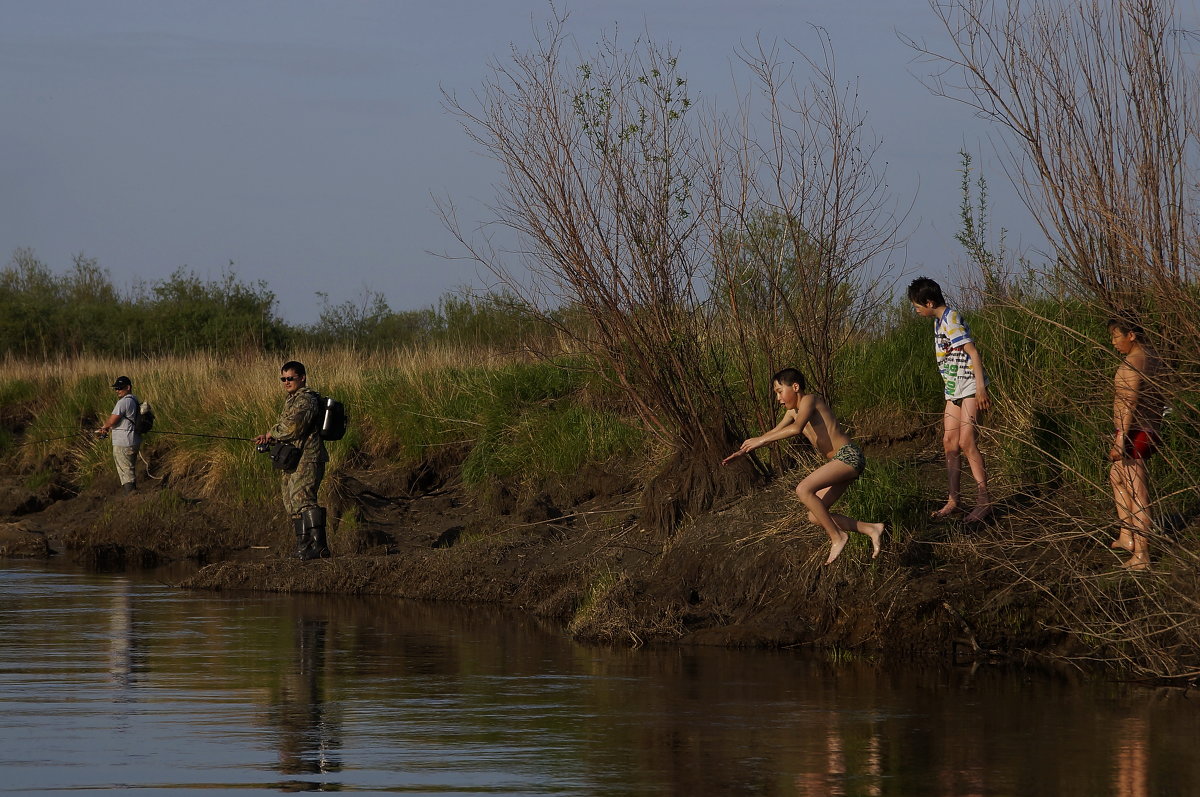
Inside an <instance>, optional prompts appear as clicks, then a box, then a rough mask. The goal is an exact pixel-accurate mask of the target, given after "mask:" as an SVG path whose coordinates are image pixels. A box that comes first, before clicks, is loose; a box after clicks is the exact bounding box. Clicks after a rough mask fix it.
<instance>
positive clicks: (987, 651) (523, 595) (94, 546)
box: [0, 434, 1173, 661]
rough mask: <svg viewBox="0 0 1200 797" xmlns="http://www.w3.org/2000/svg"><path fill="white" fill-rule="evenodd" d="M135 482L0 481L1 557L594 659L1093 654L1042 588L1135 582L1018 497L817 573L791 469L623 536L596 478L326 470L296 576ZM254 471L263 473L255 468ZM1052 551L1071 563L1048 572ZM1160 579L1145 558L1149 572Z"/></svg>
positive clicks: (918, 461)
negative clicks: (388, 604)
mask: <svg viewBox="0 0 1200 797" xmlns="http://www.w3.org/2000/svg"><path fill="white" fill-rule="evenodd" d="M935 443H936V441H935V440H932V439H930V435H928V434H926V435H924V436H917V437H915V438H911V439H908V440H903V441H897V440H886V441H880V442H876V443H875V444H873V445H870V446H868V456H869V457H870V458H871V460H872V462H873V463H874V467H877V468H888V467H899V466H903V467H906V468H908V469H909V470H911V471H912V472H914V473H925V474H927V475H928V476H929V478H930V479H931V480H933V479H936V477H937V475H938V471H939V469H940V465H939V463H938V462H937V457H936V452H935V450H934V444H935ZM51 464H52V463H51ZM154 470H155V469H154V468H153V467H151V468H150V469H149V472H150V473H151V474H153V475H154V476H157V478H144V479H143V484H142V489H140V490H139V491H138V492H137V493H135V494H132V495H122V494H120V493H119V492H118V491H117V490H116V484H115V481H114V480H113V479H111V478H99V479H97V480H95V482H93V483H92V484H91V485H89V486H87V487H86V488H82V489H80V488H78V486H77V485H72V484H71V483H70V480H69V478H68V477H67V475H66V473H65V472H60V473H58V474H57V475H55V476H54V477H51V478H47V477H45V476H43V477H41V478H42V479H43V480H44V483H43V484H40V485H37V486H30V480H29V477H28V475H26V476H21V475H17V474H10V475H8V476H7V477H5V479H4V481H3V484H2V485H0V516H2V517H3V518H4V522H3V525H2V526H0V552H3V553H4V554H7V555H27V556H51V555H59V556H66V557H70V558H72V559H74V560H77V561H80V562H83V563H85V564H88V565H90V566H94V567H142V566H153V565H156V564H162V563H165V562H170V561H178V560H185V559H186V560H193V561H195V562H197V563H198V564H201V565H204V566H203V567H201V568H200V569H199V571H198V572H196V573H195V575H193V576H191V577H190V578H188V579H186V580H185V581H184V582H183V583H182V584H180V586H182V587H184V588H188V589H198V590H249V591H270V592H307V593H341V594H372V595H387V596H395V597H404V598H418V599H425V600H438V601H464V602H484V603H497V604H505V605H510V606H516V607H520V608H522V609H524V610H526V611H529V612H531V613H532V614H534V615H536V616H539V617H544V618H550V619H553V620H555V621H557V622H561V623H563V624H565V626H566V627H567V628H568V630H569V631H570V633H571V634H572V635H573V636H575V637H576V638H579V639H583V640H589V641H597V642H603V643H608V644H618V645H633V646H638V645H643V644H663V643H671V644H705V645H723V646H755V647H793V646H806V647H816V648H826V649H836V650H838V651H841V652H843V653H845V654H846V655H876V654H879V655H887V656H911V655H933V656H939V657H949V658H951V659H954V660H956V661H970V660H1003V659H1020V660H1035V659H1043V660H1063V659H1068V660H1076V661H1083V660H1099V659H1102V658H1103V655H1102V653H1103V646H1102V645H1100V644H1097V643H1096V641H1095V640H1094V639H1093V640H1092V641H1091V644H1089V643H1088V640H1087V639H1086V638H1085V636H1084V635H1082V634H1080V633H1078V632H1077V631H1076V630H1074V629H1072V628H1071V627H1070V626H1069V625H1066V624H1065V623H1064V617H1065V616H1070V615H1074V616H1076V617H1077V619H1079V618H1080V613H1081V612H1086V611H1089V608H1088V606H1087V605H1086V604H1074V605H1073V604H1067V603H1064V600H1063V599H1062V598H1061V597H1060V598H1059V599H1049V600H1048V599H1047V598H1048V596H1050V595H1052V593H1053V591H1054V590H1055V589H1056V588H1057V584H1058V581H1057V579H1060V578H1068V579H1070V578H1076V577H1078V574H1079V573H1080V572H1083V573H1085V574H1086V575H1087V577H1088V578H1089V579H1091V580H1092V581H1093V582H1094V583H1095V584H1098V585H1099V586H1100V588H1102V589H1104V590H1108V591H1110V592H1112V593H1114V594H1123V595H1125V596H1126V599H1129V598H1130V593H1131V592H1136V591H1137V590H1140V589H1142V588H1143V585H1144V584H1145V583H1146V581H1147V580H1148V579H1146V578H1145V577H1142V576H1137V575H1133V574H1129V573H1126V572H1123V571H1121V570H1120V569H1119V568H1117V567H1116V566H1117V564H1118V563H1119V560H1118V559H1117V558H1116V557H1115V555H1114V554H1113V553H1112V552H1111V551H1110V550H1108V549H1107V548H1106V547H1105V546H1103V545H1102V544H1101V541H1099V540H1096V541H1093V544H1091V545H1088V546H1083V545H1080V544H1079V541H1078V540H1074V541H1070V540H1065V539H1064V540H1059V543H1061V544H1057V543H1054V536H1053V535H1052V534H1047V535H1044V536H1045V540H1044V543H1043V544H1036V540H1035V539H1034V536H1033V535H1034V532H1033V531H1032V530H1031V529H1029V528H1028V517H1027V516H1026V515H1025V513H1024V512H1023V508H1022V506H1021V504H1020V501H1019V500H1018V499H1016V498H1015V497H1014V498H1013V499H1011V500H1010V501H1009V502H1007V503H1006V504H1002V505H1001V506H1000V507H999V508H998V510H997V512H996V519H995V521H994V522H993V523H991V524H989V525H982V526H981V525H975V526H965V525H963V524H961V523H957V522H950V523H944V524H928V525H925V526H924V527H922V528H909V529H893V530H892V532H891V533H890V535H889V536H888V537H887V538H886V539H885V541H884V550H883V553H882V554H881V555H880V557H879V558H878V559H877V560H872V559H870V548H869V545H868V544H867V540H866V538H865V537H860V538H857V539H854V540H852V541H851V543H850V544H849V545H848V546H847V548H846V550H845V551H844V552H843V554H842V555H841V557H840V558H839V559H838V560H837V561H836V562H835V563H834V564H832V565H830V566H823V564H822V563H823V561H824V558H825V556H826V554H827V546H828V542H827V539H826V538H825V536H824V534H823V532H821V531H819V530H818V529H816V528H815V527H813V526H812V525H811V524H808V523H806V522H805V521H804V518H803V512H802V511H800V510H799V509H798V504H797V502H796V501H795V498H794V495H793V493H792V490H791V488H792V486H793V484H794V482H795V477H794V476H793V475H785V476H783V477H781V478H780V479H778V480H777V481H775V482H773V483H772V484H769V485H767V486H766V487H764V488H762V489H759V490H755V491H753V492H751V493H749V494H747V495H745V496H743V497H740V498H737V499H735V500H731V501H727V502H725V503H724V504H722V505H720V506H717V507H714V508H713V509H712V510H711V511H709V512H706V513H703V514H700V515H697V516H693V517H688V518H686V519H685V520H684V521H683V522H681V523H680V524H679V525H678V526H677V529H676V531H675V532H674V533H673V534H672V535H671V536H669V537H663V536H661V535H655V534H652V533H650V532H648V531H646V530H645V529H643V528H642V526H641V524H640V523H639V506H638V495H637V493H636V491H635V489H634V484H633V482H632V480H631V479H630V478H628V477H626V476H623V475H621V474H620V473H618V472H614V471H607V470H605V469H603V468H600V467H595V466H593V467H591V468H589V469H588V470H587V472H581V473H580V474H579V476H578V478H577V479H574V480H569V481H564V482H561V483H559V484H557V485H554V486H553V487H547V488H546V489H543V490H541V491H538V492H535V493H532V494H530V493H526V494H520V493H518V492H516V491H515V490H510V489H508V488H507V487H506V486H505V485H503V484H498V485H496V488H495V489H494V490H492V491H490V492H489V494H488V495H489V497H488V499H487V500H481V499H479V498H478V497H473V495H472V494H471V493H469V492H468V491H466V490H464V489H463V488H462V485H461V483H460V482H459V480H458V478H457V474H456V471H455V469H454V468H453V467H446V468H444V469H443V470H441V471H438V470H437V469H432V468H430V467H425V468H423V469H412V470H403V469H395V468H386V467H375V468H373V467H370V466H369V463H361V462H360V467H356V468H349V467H342V468H339V469H336V470H335V471H333V472H332V473H331V474H330V476H329V479H328V485H329V488H328V490H329V492H328V494H329V496H330V498H329V500H328V503H329V504H330V515H331V518H332V522H331V532H330V541H331V547H332V548H333V551H334V554H335V555H334V557H333V558H331V559H328V560H320V561H313V562H300V561H297V560H294V559H292V558H290V557H289V554H290V552H291V547H292V540H291V539H290V530H289V529H287V528H286V526H285V524H283V523H282V522H281V519H280V518H279V517H278V514H279V511H278V509H277V507H275V506H273V505H263V506H258V507H257V508H251V509H247V508H246V507H244V506H243V507H241V509H240V510H239V511H238V512H236V513H230V512H229V511H228V509H227V508H225V507H223V506H222V505H221V503H220V502H219V501H214V500H211V499H206V498H204V497H203V496H201V495H199V494H198V491H197V490H195V489H194V485H192V484H190V482H189V478H188V477H187V476H186V475H185V474H172V473H170V472H168V471H164V472H162V473H154ZM37 472H38V473H42V474H45V473H47V472H52V471H48V470H47V469H46V468H45V467H43V468H39V469H38V471H37ZM261 478H262V479H264V480H272V479H274V474H273V473H271V472H270V471H269V469H267V468H265V467H264V469H263V472H262V474H261ZM933 483H936V482H933ZM864 489H869V486H864ZM933 497H934V494H933V493H931V495H930V499H931V505H932V503H933ZM1022 525H1024V530H1023V529H1022ZM1063 545H1065V546H1066V547H1067V548H1068V549H1070V550H1069V551H1067V552H1066V554H1067V555H1069V556H1071V557H1072V558H1073V560H1074V562H1075V564H1076V565H1077V568H1075V569H1074V570H1072V571H1071V572H1069V573H1068V572H1066V571H1064V572H1063V573H1060V574H1056V575H1054V576H1053V577H1052V576H1051V573H1052V572H1053V561H1052V560H1053V559H1054V556H1055V555H1059V554H1058V553H1056V552H1059V551H1060V549H1061V548H1062V546H1063ZM998 552H1004V553H1005V555H1004V556H1003V557H999V556H997V553H998ZM1022 562H1024V565H1021V564H1020V563H1022ZM1171 577H1173V576H1172V570H1171V569H1170V565H1169V564H1168V563H1166V562H1164V563H1163V567H1161V568H1160V569H1159V571H1158V572H1157V574H1155V575H1152V576H1150V579H1164V578H1171Z"/></svg>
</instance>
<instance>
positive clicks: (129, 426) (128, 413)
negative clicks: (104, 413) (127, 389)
mask: <svg viewBox="0 0 1200 797" xmlns="http://www.w3.org/2000/svg"><path fill="white" fill-rule="evenodd" d="M138 404H140V402H139V401H138V400H137V396H135V395H133V394H132V393H130V394H129V395H126V396H121V398H119V399H117V404H116V406H114V407H113V411H112V414H113V415H119V416H121V417H120V418H119V419H118V420H117V422H116V423H115V424H114V425H113V428H112V431H110V432H109V434H110V435H111V436H112V444H113V445H114V446H121V447H123V448H133V447H134V446H140V445H141V444H142V436H141V435H139V434H138V433H137V431H136V430H135V429H134V426H135V423H136V421H137V416H138Z"/></svg>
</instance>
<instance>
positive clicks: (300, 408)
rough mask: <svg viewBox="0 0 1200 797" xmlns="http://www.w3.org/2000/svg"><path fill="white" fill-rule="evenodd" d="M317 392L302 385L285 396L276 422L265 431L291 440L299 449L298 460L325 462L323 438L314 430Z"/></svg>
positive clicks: (284, 439)
mask: <svg viewBox="0 0 1200 797" xmlns="http://www.w3.org/2000/svg"><path fill="white" fill-rule="evenodd" d="M320 410H321V406H320V394H318V393H317V391H315V390H313V389H312V388H310V387H302V388H300V389H299V390H297V391H296V392H295V393H293V394H292V395H290V396H288V397H287V401H286V402H285V403H284V405H283V414H282V415H280V416H279V422H278V423H276V424H275V426H274V427H273V428H272V429H271V431H270V432H268V434H270V435H271V437H274V438H275V439H276V440H279V441H281V442H284V443H291V444H292V445H294V446H296V447H297V448H299V449H300V451H301V452H302V453H301V454H300V462H301V463H311V462H328V461H329V454H328V453H327V452H326V451H325V441H324V440H322V439H321V435H319V434H317V429H316V419H317V415H318V414H319V413H320Z"/></svg>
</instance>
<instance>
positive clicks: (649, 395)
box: [442, 17, 895, 529]
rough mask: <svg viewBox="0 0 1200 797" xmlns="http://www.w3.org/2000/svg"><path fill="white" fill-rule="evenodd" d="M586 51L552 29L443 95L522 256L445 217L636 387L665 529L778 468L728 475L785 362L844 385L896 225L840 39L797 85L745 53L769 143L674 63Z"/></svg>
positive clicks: (497, 217)
mask: <svg viewBox="0 0 1200 797" xmlns="http://www.w3.org/2000/svg"><path fill="white" fill-rule="evenodd" d="M571 44H572V40H571V39H570V37H569V36H567V34H566V33H565V20H564V19H563V18H561V17H559V18H555V19H552V20H551V21H550V22H549V23H548V24H547V25H546V27H545V29H544V31H542V34H541V36H540V37H539V38H538V40H537V43H536V45H535V46H534V47H533V48H532V49H531V50H529V51H528V52H519V51H516V52H513V53H512V54H511V58H510V59H509V60H508V61H506V62H504V63H497V64H495V65H493V68H492V74H491V77H490V78H489V79H488V80H487V81H486V82H485V84H484V87H483V88H482V90H480V91H479V92H476V93H475V94H473V95H472V96H471V97H470V98H469V100H460V99H459V98H458V97H456V96H454V95H447V97H446V104H447V106H448V107H449V109H450V110H451V111H452V112H453V113H455V114H456V115H457V116H458V117H459V118H460V120H461V121H462V123H463V125H464V127H465V129H466V131H467V133H468V135H469V136H470V137H471V138H472V140H473V141H474V142H475V143H477V144H478V145H479V146H480V147H481V148H482V149H483V151H484V152H485V153H487V154H488V155H490V156H491V157H492V158H493V159H494V160H495V161H496V162H497V164H498V165H499V167H500V171H501V175H502V177H501V180H500V182H499V184H498V186H497V199H496V200H495V202H494V204H493V205H492V207H491V213H492V214H493V216H494V221H493V224H494V225H496V227H498V228H500V229H503V230H504V231H505V232H504V234H505V235H508V236H515V239H516V240H517V242H518V243H517V244H516V249H517V250H518V251H505V250H504V248H503V247H502V246H501V245H500V244H499V243H497V238H496V237H494V236H489V235H488V234H486V233H482V234H475V233H468V231H466V230H464V228H463V226H462V225H461V223H460V222H459V221H458V219H457V218H456V214H455V208H454V207H453V205H452V204H450V203H443V205H442V214H443V218H444V220H445V222H446V223H447V225H448V226H449V228H450V229H451V230H452V232H453V233H454V234H455V235H456V236H457V237H458V239H459V241H460V242H461V243H462V245H463V246H464V247H465V249H466V251H467V252H468V253H469V256H470V257H472V258H474V259H475V260H477V261H478V262H479V263H481V264H482V265H483V266H485V267H486V268H487V269H489V270H490V271H491V272H492V274H493V275H495V277H496V278H497V279H498V280H499V282H500V283H501V284H502V285H504V286H505V288H506V289H507V290H509V291H511V292H512V293H514V294H515V295H517V296H519V297H520V298H521V299H522V300H524V301H525V302H527V304H528V306H529V307H530V308H531V312H532V313H533V314H534V315H535V316H537V317H538V318H539V319H540V320H542V321H543V322H544V323H547V324H550V325H552V326H554V327H556V328H557V329H558V330H559V332H560V335H561V336H562V338H563V339H565V340H567V341H569V343H570V345H571V346H572V347H574V348H575V349H576V350H582V351H584V352H587V353H589V354H591V355H593V359H594V361H595V362H597V363H598V364H599V367H600V370H601V372H602V373H604V374H605V375H606V376H608V377H609V378H611V379H612V380H613V381H614V382H615V383H616V384H617V385H618V386H619V387H620V388H621V390H622V391H623V392H624V395H625V397H626V399H627V402H628V404H629V406H630V407H631V409H632V411H633V412H634V413H636V415H637V416H638V417H639V418H640V419H641V421H642V423H643V424H644V426H645V427H646V428H647V429H648V430H649V431H650V432H651V433H652V435H653V438H654V439H655V440H656V442H657V444H658V449H659V452H660V454H659V457H658V459H659V462H660V467H659V470H658V472H657V474H656V475H655V476H653V477H652V478H651V479H650V480H649V484H648V486H647V489H646V491H645V496H644V501H643V505H644V509H645V515H644V519H646V520H647V521H648V522H649V524H650V525H651V526H653V527H658V528H664V529H670V528H672V527H673V524H674V523H675V521H676V520H677V519H678V518H680V517H682V516H683V515H684V514H687V513H689V512H693V511H697V510H700V509H703V508H705V507H707V506H709V505H711V502H712V500H713V499H714V498H717V497H719V496H723V495H728V494H731V493H733V492H737V491H740V490H742V489H744V488H745V486H746V485H747V483H748V482H750V481H752V480H754V479H756V478H761V477H762V476H765V475H767V473H768V472H769V468H767V467H766V466H765V465H764V464H762V463H760V462H757V461H753V464H754V465H755V468H754V469H751V468H747V467H745V466H744V465H742V466H738V467H732V468H720V467H719V466H718V463H719V462H720V460H721V458H722V456H723V455H724V454H725V453H728V449H729V446H730V445H731V444H734V443H736V442H738V441H740V439H741V438H742V437H744V436H745V432H746V418H747V417H748V416H754V421H755V422H756V425H763V424H769V423H771V422H772V421H770V416H771V415H772V414H773V405H772V404H770V403H767V402H763V401H762V400H761V397H762V396H763V395H764V393H765V391H759V390H754V389H753V385H755V384H759V385H761V384H762V383H763V382H764V381H765V378H766V377H767V376H768V375H769V374H770V373H771V369H772V368H779V367H783V366H784V365H792V364H799V365H801V367H805V368H806V369H807V370H808V371H809V372H810V373H811V374H812V375H813V377H814V384H815V385H816V386H817V387H818V389H821V390H824V391H826V392H829V391H831V390H832V387H833V385H832V379H831V378H830V375H831V372H832V367H833V366H832V355H833V353H834V352H835V351H836V350H837V349H838V348H839V347H840V346H841V345H843V344H844V342H845V341H846V340H847V339H848V337H849V336H851V335H853V334H854V332H855V330H856V329H857V328H858V326H859V325H860V323H861V319H862V318H863V316H864V315H865V314H866V313H867V311H868V310H869V309H870V308H871V307H872V306H873V303H874V302H875V301H876V299H877V298H878V297H877V291H876V288H877V287H878V281H877V280H875V279H862V278H861V276H862V275H863V274H864V270H865V267H866V265H867V264H868V263H870V262H873V261H874V258H876V257H877V256H878V255H880V254H881V253H883V252H886V251H889V250H890V248H891V246H892V245H893V243H894V241H895V225H894V224H890V223H888V222H886V221H881V216H882V215H883V207H884V196H885V191H884V184H883V179H882V176H881V175H878V174H876V173H875V172H874V171H873V170H872V169H871V168H870V159H871V156H872V155H873V154H874V152H875V149H876V148H877V144H875V143H873V142H869V141H866V140H865V137H864V135H863V132H862V131H863V119H862V114H861V113H860V112H859V110H858V107H857V102H856V99H855V95H854V92H853V90H852V87H843V86H840V85H839V84H838V83H837V82H836V78H835V76H834V71H833V62H832V51H831V49H830V48H829V46H828V43H827V42H826V43H825V51H824V54H825V60H824V62H815V61H814V62H806V65H807V66H808V67H810V68H812V69H813V70H814V74H815V75H816V77H815V78H814V80H813V84H812V86H811V87H809V88H807V89H804V90H800V89H797V88H796V87H795V84H794V83H793V82H792V78H791V75H790V73H785V72H784V70H783V69H782V66H781V59H780V58H779V56H778V53H776V52H775V51H773V50H768V49H763V50H761V51H760V52H758V53H755V54H749V53H748V54H746V55H745V57H744V58H743V61H744V63H745V64H746V65H747V66H748V67H749V69H750V70H751V72H752V73H753V75H754V76H755V79H756V80H757V81H758V82H759V83H760V84H761V85H762V88H763V94H764V96H765V97H766V105H767V108H768V109H769V110H768V115H767V121H766V129H765V130H764V131H762V134H763V136H764V137H765V138H766V139H769V140H770V142H771V143H769V144H764V145H761V146H760V145H758V144H757V143H756V142H755V140H754V138H753V135H752V134H751V132H750V121H751V115H752V112H751V104H750V103H746V104H745V105H743V106H742V107H741V108H740V109H739V111H738V113H737V114H734V117H733V118H727V119H723V120H717V119H712V118H710V119H709V120H708V121H701V119H700V115H699V114H698V113H697V109H696V108H695V106H694V104H693V101H692V99H691V95H690V87H689V85H688V82H687V79H686V78H685V77H684V75H683V73H682V72H681V70H680V68H679V64H678V59H677V56H676V55H675V54H674V53H673V52H671V51H669V50H667V49H664V48H661V47H659V46H657V45H655V44H654V43H652V42H650V41H647V40H638V41H636V42H634V43H633V45H632V46H631V47H630V48H628V49H623V48H621V47H619V46H618V45H617V43H616V42H615V41H614V40H605V41H603V42H601V43H600V44H599V45H598V47H597V48H596V50H595V51H594V52H591V53H588V54H582V53H579V52H575V53H572V54H568V53H567V52H566V51H567V49H568V47H569V46H570V45H571ZM785 97H786V98H787V99H785ZM493 229H495V228H493ZM564 309H566V310H569V312H564ZM580 314H582V316H583V317H584V318H585V319H586V323H583V324H579V323H576V322H574V319H577V318H578V316H579V315H580Z"/></svg>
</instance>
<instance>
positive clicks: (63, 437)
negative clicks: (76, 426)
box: [16, 429, 89, 447]
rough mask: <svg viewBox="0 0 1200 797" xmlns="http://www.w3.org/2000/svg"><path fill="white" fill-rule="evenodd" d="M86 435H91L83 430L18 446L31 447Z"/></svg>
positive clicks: (29, 441) (28, 441)
mask: <svg viewBox="0 0 1200 797" xmlns="http://www.w3.org/2000/svg"><path fill="white" fill-rule="evenodd" d="M86 434H89V433H88V432H86V431H84V430H83V429H80V430H79V431H77V432H73V433H71V434H64V435H60V436H59V437H45V438H42V439H41V440H26V441H25V442H23V443H17V444H16V446H17V447H20V446H31V445H35V444H37V443H53V442H54V441H55V440H66V439H67V438H68V437H77V436H79V435H86Z"/></svg>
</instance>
